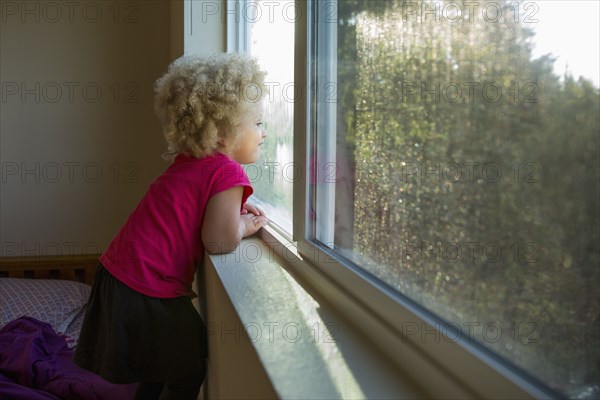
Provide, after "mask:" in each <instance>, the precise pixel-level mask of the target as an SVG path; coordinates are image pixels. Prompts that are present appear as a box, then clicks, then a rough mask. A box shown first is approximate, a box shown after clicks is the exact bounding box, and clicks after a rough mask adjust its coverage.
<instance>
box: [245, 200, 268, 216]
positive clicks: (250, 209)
mask: <svg viewBox="0 0 600 400" xmlns="http://www.w3.org/2000/svg"><path fill="white" fill-rule="evenodd" d="M248 213H252V214H254V215H256V216H261V215H262V216H263V217H265V218H266V217H267V214H265V212H264V211H263V210H262V208H260V207H257V206H255V205H254V204H249V203H244V207H243V209H242V214H248Z"/></svg>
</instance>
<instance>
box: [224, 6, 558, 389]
mask: <svg viewBox="0 0 600 400" xmlns="http://www.w3.org/2000/svg"><path fill="white" fill-rule="evenodd" d="M230 3H232V4H233V3H236V2H235V1H227V4H228V7H229V5H230ZM296 4H297V5H298V7H297V11H298V14H297V16H296V27H295V33H296V39H295V41H296V43H295V71H294V79H295V84H296V87H299V88H302V89H304V90H300V91H299V93H297V94H296V97H295V99H296V102H295V107H294V162H295V163H296V165H297V166H298V167H299V168H300V170H301V171H305V172H306V173H304V174H302V179H297V180H295V182H294V187H293V190H294V196H293V198H294V204H293V222H294V223H293V232H292V236H291V237H290V235H289V233H288V232H281V230H280V229H279V228H277V227H276V226H271V225H270V226H269V227H267V228H266V229H263V230H262V231H261V232H260V237H261V238H262V239H263V240H264V241H265V242H267V243H268V244H269V245H270V246H271V248H272V249H273V251H274V253H276V254H279V255H280V256H281V257H283V259H284V260H286V261H287V265H288V267H289V271H290V272H291V273H292V274H293V275H294V276H296V277H298V278H299V279H300V280H301V281H302V282H303V283H304V284H305V285H309V286H310V287H311V288H312V289H315V290H316V291H317V292H319V294H320V295H321V296H322V297H323V298H324V299H325V300H327V301H328V302H329V303H330V304H332V305H333V306H334V307H336V308H337V309H338V310H339V311H340V312H341V313H343V314H344V315H345V317H346V318H348V319H349V320H350V321H351V322H352V323H353V325H354V326H355V327H356V329H357V331H360V332H361V333H362V334H363V335H365V336H366V337H367V338H368V339H369V340H370V341H371V342H372V343H373V344H375V345H376V346H378V347H379V348H380V349H381V351H382V352H384V354H386V355H387V356H388V357H389V358H390V359H391V360H392V361H393V362H394V363H395V365H397V366H398V371H399V372H401V374H399V377H398V379H411V380H412V381H414V382H416V383H417V384H418V385H419V386H421V387H422V388H424V389H425V390H426V391H427V392H428V393H430V394H431V396H433V397H434V398H474V399H479V398H490V399H491V398H503V399H505V398H518V399H527V398H543V399H553V398H560V394H558V393H554V392H551V391H549V390H548V389H547V388H546V387H545V385H543V383H541V382H539V381H536V380H535V378H532V377H531V376H530V375H529V374H527V373H526V372H525V371H520V370H519V369H518V368H517V367H515V366H513V365H509V364H508V363H505V362H503V361H502V360H501V359H500V358H498V357H495V356H494V355H493V354H492V352H491V351H488V350H486V349H484V348H483V347H482V346H481V345H478V344H477V343H473V342H470V341H468V340H466V339H465V338H458V339H456V334H457V332H451V331H449V330H448V329H445V330H441V329H440V324H439V320H438V319H437V318H436V317H435V316H434V315H433V314H431V313H428V312H427V311H425V310H424V309H423V307H421V306H420V305H419V304H417V303H415V302H414V301H412V300H411V299H409V298H407V297H406V296H403V295H401V294H399V293H397V292H396V291H394V290H391V289H390V288H389V287H387V286H385V285H384V284H382V283H381V282H379V281H376V280H375V279H373V278H372V277H370V276H369V275H368V274H366V273H364V272H363V271H361V270H360V269H359V268H356V267H355V266H353V265H351V264H350V263H348V262H345V261H344V260H343V259H341V257H337V256H336V255H335V254H333V251H332V250H331V249H330V248H329V246H328V244H329V245H331V244H332V243H333V231H332V229H333V226H334V223H333V222H334V220H333V218H334V212H333V210H334V205H335V190H334V185H329V186H330V187H329V188H328V187H327V186H325V185H323V187H320V189H321V194H317V196H318V201H319V202H322V203H319V204H326V205H327V206H326V207H324V208H323V210H321V211H317V219H319V218H322V219H321V221H329V222H328V223H329V224H330V225H329V228H327V227H324V228H323V229H324V231H323V232H321V235H320V236H318V237H317V238H318V240H319V241H313V240H310V239H309V237H310V229H309V224H308V221H307V215H308V205H309V204H310V201H309V198H308V196H309V195H310V193H309V191H308V187H309V184H310V181H309V179H310V176H309V173H308V171H309V167H310V159H309V158H310V154H309V150H310V149H311V141H312V140H315V138H314V136H315V135H314V128H315V127H316V126H319V127H320V128H325V127H327V128H329V131H330V132H335V120H332V119H328V118H326V119H325V121H323V120H322V121H312V120H311V118H312V116H311V109H312V108H311V107H313V106H314V105H315V101H316V100H315V97H314V96H315V95H318V90H316V91H315V90H314V88H315V87H316V88H317V89H318V84H319V81H323V79H325V80H326V79H327V74H328V73H330V72H332V71H333V74H332V75H333V76H335V71H336V68H337V66H336V60H335V58H334V57H333V56H332V57H330V58H329V59H328V60H329V62H328V63H326V64H325V65H317V63H316V62H315V60H313V59H312V56H311V48H313V46H315V43H316V40H321V42H325V43H326V44H327V43H328V44H329V48H330V49H331V48H332V46H333V45H335V43H336V42H337V41H336V40H335V39H334V37H333V36H332V31H335V30H336V29H335V28H336V26H335V24H330V27H329V29H325V30H321V32H318V33H317V34H316V37H313V36H312V33H311V30H310V29H309V28H310V27H309V24H310V22H311V21H321V20H322V15H319V13H321V12H325V11H327V13H328V15H331V14H330V13H331V9H332V8H331V7H332V5H333V7H334V8H335V9H337V0H327V1H326V2H325V1H320V2H319V1H317V0H297V1H296ZM326 7H329V8H326ZM233 9H234V8H231V10H233ZM238 11H239V9H238ZM315 13H316V14H315ZM234 15H235V14H233V12H232V13H231V14H230V13H229V12H228V18H227V21H228V26H227V32H228V41H227V43H228V47H227V49H228V51H246V50H247V47H245V48H241V47H240V46H239V43H247V42H244V40H247V37H245V36H244V34H242V33H240V30H245V29H247V28H248V26H247V22H245V21H243V19H244V18H239V19H238V20H239V21H240V22H241V23H240V24H235V25H236V27H235V28H234V26H233V25H234V22H235V20H234V17H233V16H234ZM230 16H231V18H230ZM319 18H321V19H319ZM230 35H233V36H232V37H231V43H232V46H231V47H230V45H229V44H230V39H229V36H230ZM325 38H329V39H328V40H325ZM233 43H237V44H238V45H237V46H238V47H235V46H234V45H233ZM315 66H316V67H315ZM315 78H316V79H315ZM330 81H331V80H330ZM309 88H312V89H313V90H309ZM332 111H333V112H332ZM323 114H325V115H329V116H330V117H331V118H334V117H335V104H333V105H332V107H331V108H330V109H329V111H328V110H327V108H322V109H321V110H320V114H319V115H323ZM331 136H333V137H328V138H323V137H321V138H319V137H317V138H316V140H317V144H318V145H319V146H325V158H326V159H329V160H333V161H334V162H335V147H336V143H335V136H334V135H331ZM317 176H318V177H319V174H317ZM323 225H327V224H325V223H324V224H323ZM319 242H320V243H319ZM407 326H411V327H414V326H417V327H419V331H417V332H413V331H411V332H408V331H407V329H406V327H407ZM444 335H447V336H444ZM423 337H424V338H425V340H423ZM438 337H439V338H441V337H446V338H447V339H446V340H444V339H441V340H436V339H434V338H438ZM449 339H451V340H449ZM367 368H368V367H367Z"/></svg>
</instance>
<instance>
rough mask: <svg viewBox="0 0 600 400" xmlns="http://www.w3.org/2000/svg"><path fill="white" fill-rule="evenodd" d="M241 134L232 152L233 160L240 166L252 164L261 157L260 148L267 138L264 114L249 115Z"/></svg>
mask: <svg viewBox="0 0 600 400" xmlns="http://www.w3.org/2000/svg"><path fill="white" fill-rule="evenodd" d="M240 129H241V131H242V132H241V133H240V136H239V137H238V140H237V142H236V143H235V144H234V146H233V149H232V151H231V156H232V158H233V159H234V160H235V161H237V162H239V163H240V164H252V163H254V162H256V161H257V160H258V157H259V156H260V146H261V145H262V144H263V143H264V141H265V138H266V137H267V131H266V130H265V129H264V127H263V123H262V113H249V114H248V116H247V117H246V118H245V119H244V121H243V122H242V125H241V126H240Z"/></svg>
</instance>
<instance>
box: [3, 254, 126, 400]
mask: <svg viewBox="0 0 600 400" xmlns="http://www.w3.org/2000/svg"><path fill="white" fill-rule="evenodd" d="M97 266H98V256H96V255H90V256H82V257H79V256H70V257H24V258H21V257H19V258H17V257H10V258H1V259H0V399H2V400H4V399H28V400H37V399H40V400H47V399H61V400H67V399H73V400H88V399H89V400H104V399H130V398H133V394H134V392H135V388H136V385H114V384H111V383H109V382H106V381H104V380H103V379H101V378H100V377H98V376H96V375H94V374H92V373H90V372H88V371H85V370H83V369H81V368H79V367H78V366H77V365H75V364H74V363H73V362H72V361H71V359H72V356H73V351H74V349H75V347H76V346H77V340H78V338H79V332H80V330H81V324H82V322H83V317H84V314H85V305H86V303H87V299H88V297H89V294H90V290H91V286H90V285H91V283H92V281H93V277H94V272H95V270H96V268H97Z"/></svg>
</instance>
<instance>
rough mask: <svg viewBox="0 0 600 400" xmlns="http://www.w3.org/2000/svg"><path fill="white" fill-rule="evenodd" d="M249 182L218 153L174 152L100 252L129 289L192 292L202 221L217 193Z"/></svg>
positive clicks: (247, 191)
mask: <svg viewBox="0 0 600 400" xmlns="http://www.w3.org/2000/svg"><path fill="white" fill-rule="evenodd" d="M234 186H243V187H244V194H243V197H242V204H241V205H240V211H241V207H242V206H243V204H244V203H245V202H246V200H247V199H248V197H249V196H250V195H251V194H252V186H251V185H250V181H249V180H248V177H247V175H246V173H245V172H244V170H243V169H242V167H241V166H240V165H239V164H238V163H237V162H235V161H233V160H231V159H230V158H228V157H227V156H225V155H223V154H221V153H215V154H214V155H211V156H208V157H205V158H202V159H198V158H195V157H190V156H185V155H179V156H177V158H176V159H175V161H174V162H173V163H172V164H171V165H170V166H169V167H168V168H167V169H166V170H165V171H164V172H163V173H162V174H161V175H160V176H159V177H158V178H157V179H156V181H154V183H152V184H151V185H150V187H149V188H148V191H147V192H146V194H145V195H144V197H143V198H142V200H141V201H140V203H139V204H138V205H137V207H136V208H135V210H134V211H133V212H132V213H131V215H130V216H129V218H128V219H127V221H126V222H125V225H123V227H122V228H121V230H120V231H119V233H118V234H117V236H116V237H115V238H114V239H113V241H112V242H111V244H110V245H109V247H108V249H107V250H106V252H105V253H104V254H102V256H101V257H100V261H101V262H102V264H103V265H104V266H105V267H106V269H107V270H108V271H109V272H110V273H111V274H112V275H113V276H114V277H115V278H117V279H118V280H120V281H121V282H123V283H124V284H125V285H127V286H129V287H130V288H131V289H133V290H135V291H138V292H140V293H143V294H145V295H147V296H151V297H159V298H173V297H179V296H184V295H192V290H191V286H192V282H193V281H194V272H195V263H196V262H197V261H198V260H199V259H201V257H202V256H203V254H204V245H203V243H202V238H201V232H202V221H203V220H204V211H205V210H206V205H207V203H208V200H209V199H210V198H211V197H212V196H213V195H215V194H216V193H219V192H222V191H224V190H227V189H230V188H232V187H234Z"/></svg>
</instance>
